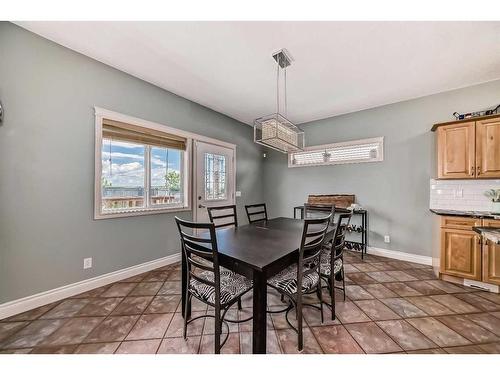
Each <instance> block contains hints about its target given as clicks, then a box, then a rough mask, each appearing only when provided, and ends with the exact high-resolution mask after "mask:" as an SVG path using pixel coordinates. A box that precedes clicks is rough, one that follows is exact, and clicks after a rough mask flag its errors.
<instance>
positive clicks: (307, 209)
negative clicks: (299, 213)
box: [304, 203, 335, 223]
mask: <svg viewBox="0 0 500 375" xmlns="http://www.w3.org/2000/svg"><path fill="white" fill-rule="evenodd" d="M328 212H330V213H331V214H332V218H331V221H332V223H333V218H334V216H335V205H324V204H311V203H304V219H308V218H315V217H323V216H325V213H326V214H327V213H328ZM313 213H316V215H312V214H313Z"/></svg>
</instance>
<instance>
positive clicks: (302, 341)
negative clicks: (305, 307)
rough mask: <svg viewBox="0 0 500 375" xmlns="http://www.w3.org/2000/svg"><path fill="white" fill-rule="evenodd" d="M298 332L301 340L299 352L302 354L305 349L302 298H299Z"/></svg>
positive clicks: (297, 311)
mask: <svg viewBox="0 0 500 375" xmlns="http://www.w3.org/2000/svg"><path fill="white" fill-rule="evenodd" d="M296 313H297V328H298V329H297V330H298V331H299V332H298V339H299V352H301V351H302V350H303V349H304V336H303V332H302V298H301V297H299V298H298V301H297V310H296Z"/></svg>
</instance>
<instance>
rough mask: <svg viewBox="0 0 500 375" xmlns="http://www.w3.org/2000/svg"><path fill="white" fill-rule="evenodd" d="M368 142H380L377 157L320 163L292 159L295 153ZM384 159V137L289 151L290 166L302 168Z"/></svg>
mask: <svg viewBox="0 0 500 375" xmlns="http://www.w3.org/2000/svg"><path fill="white" fill-rule="evenodd" d="M366 143H378V144H379V150H380V151H379V153H378V155H377V157H376V158H373V159H358V160H345V161H335V160H333V161H326V162H325V161H323V162H320V163H312V164H293V163H292V160H293V157H294V155H298V154H307V153H308V152H310V151H320V150H325V149H329V148H336V147H345V146H356V145H360V144H366ZM383 160H384V137H376V138H366V139H357V140H352V141H346V142H338V143H329V144H324V145H317V146H309V147H304V150H303V151H294V152H289V153H288V168H302V167H319V166H322V165H336V164H357V163H373V162H378V161H383Z"/></svg>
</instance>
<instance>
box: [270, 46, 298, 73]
mask: <svg viewBox="0 0 500 375" xmlns="http://www.w3.org/2000/svg"><path fill="white" fill-rule="evenodd" d="M273 59H274V61H276V63H277V64H278V65H279V66H280V68H281V69H286V68H287V67H289V66H290V65H292V61H293V57H292V55H291V54H290V52H288V50H287V49H286V48H283V49H280V50H279V51H278V52H275V53H273Z"/></svg>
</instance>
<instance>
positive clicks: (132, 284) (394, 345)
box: [0, 252, 500, 354]
mask: <svg viewBox="0 0 500 375" xmlns="http://www.w3.org/2000/svg"><path fill="white" fill-rule="evenodd" d="M345 262H346V266H345V271H346V283H347V298H346V301H345V302H344V301H343V299H342V296H341V294H340V293H339V294H338V297H339V298H338V299H337V301H338V302H337V304H336V306H337V319H336V320H335V321H332V320H331V319H328V318H329V317H330V313H329V311H325V315H326V318H327V319H326V320H325V321H324V322H323V323H321V320H320V316H319V312H318V311H317V310H314V309H310V308H306V309H305V310H304V320H305V325H304V327H305V328H304V351H303V353H442V354H444V353H500V295H498V294H491V293H486V292H478V291H476V290H473V289H469V288H466V287H463V286H459V285H455V284H450V283H447V282H444V281H441V280H438V279H436V277H435V276H434V274H433V273H432V270H431V268H430V267H428V266H423V265H419V264H414V263H408V262H403V261H397V260H393V259H388V258H382V257H377V256H372V255H368V256H366V257H365V259H364V260H363V261H362V260H361V257H360V255H359V254H357V253H350V252H347V253H346V255H345ZM180 277H181V272H180V265H179V264H174V265H171V266H166V267H163V268H160V269H157V270H154V271H151V272H148V273H145V274H142V275H138V276H134V277H132V278H129V279H127V280H123V281H121V282H117V283H115V284H112V285H107V286H104V287H101V288H98V289H94V290H91V291H89V292H86V293H83V294H81V295H78V296H74V297H71V298H68V299H65V300H63V301H59V302H56V303H52V304H50V305H47V306H43V307H40V308H37V309H34V310H31V311H28V312H25V313H22V314H19V315H17V316H13V317H10V318H7V319H4V320H2V321H0V353H117V354H118V353H158V354H161V353H213V350H214V334H213V333H214V329H213V327H214V321H213V319H212V318H203V319H199V320H197V321H196V322H194V323H192V324H190V326H189V330H188V339H187V340H184V339H183V338H182V317H181V315H180V300H181V296H180ZM268 300H269V305H270V308H272V307H273V306H274V307H278V306H280V305H281V302H280V298H279V296H277V295H276V294H273V293H272V292H270V294H269V297H268ZM251 306H252V300H251V295H247V296H245V298H244V299H243V310H241V311H237V310H236V309H234V310H232V311H231V312H230V316H231V318H233V319H234V318H237V317H239V318H243V317H248V316H250V315H251ZM206 311H207V308H206V306H205V305H204V304H202V303H199V302H196V301H195V302H194V303H193V315H196V314H204V313H205V312H206ZM292 315H293V314H292ZM251 330H252V323H251V321H250V322H247V323H240V324H230V325H229V338H228V341H227V343H226V344H225V346H224V347H223V350H222V352H223V353H250V352H251V348H252V332H251ZM267 341H268V344H267V347H268V352H269V353H297V335H296V333H295V332H294V331H293V330H292V329H290V327H289V326H288V324H287V323H286V321H285V319H284V316H283V314H273V315H269V317H268V338H267Z"/></svg>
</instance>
